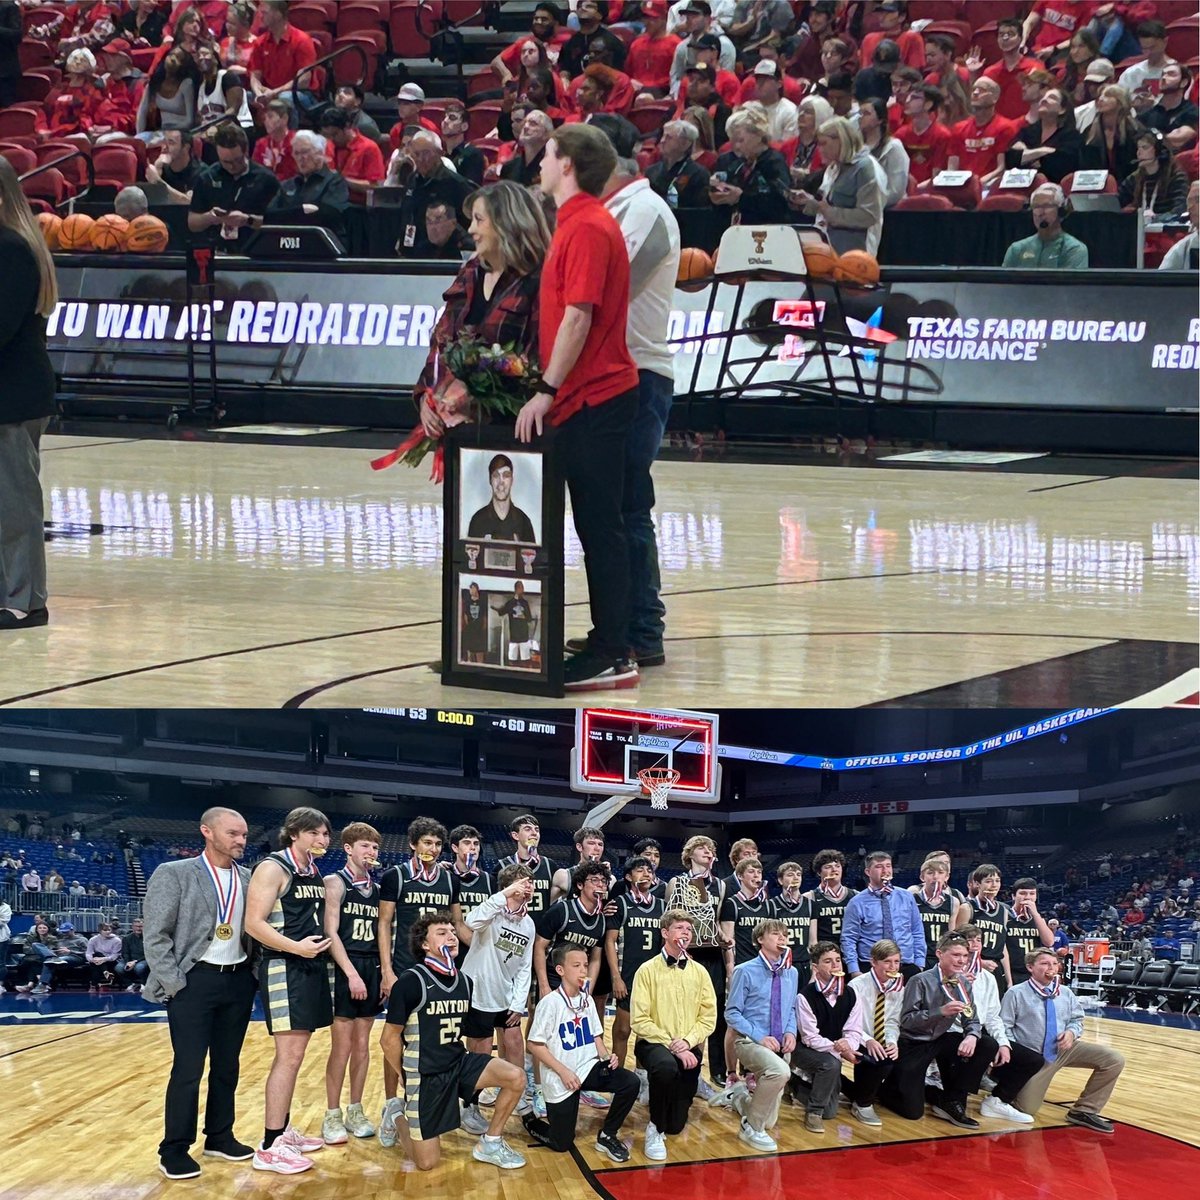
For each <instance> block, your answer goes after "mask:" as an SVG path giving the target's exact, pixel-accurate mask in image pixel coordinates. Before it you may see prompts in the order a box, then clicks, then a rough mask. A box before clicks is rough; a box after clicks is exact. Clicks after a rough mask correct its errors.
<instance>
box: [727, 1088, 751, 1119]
mask: <svg viewBox="0 0 1200 1200" xmlns="http://www.w3.org/2000/svg"><path fill="white" fill-rule="evenodd" d="M753 1099H754V1097H753V1096H751V1095H750V1089H749V1087H747V1086H746V1084H744V1083H738V1084H735V1085H734V1086H733V1088H731V1089H730V1094H729V1107H730V1108H732V1109H733V1111H734V1112H735V1113H737V1115H738V1116H739V1117H744V1116H745V1115H746V1109H748V1108H749V1107H750V1103H751V1101H752V1100H753Z"/></svg>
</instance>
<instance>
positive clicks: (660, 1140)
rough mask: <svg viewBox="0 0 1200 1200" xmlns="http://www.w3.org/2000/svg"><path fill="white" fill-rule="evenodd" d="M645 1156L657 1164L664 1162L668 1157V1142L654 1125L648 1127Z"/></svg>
mask: <svg viewBox="0 0 1200 1200" xmlns="http://www.w3.org/2000/svg"><path fill="white" fill-rule="evenodd" d="M645 1155H646V1157H647V1158H651V1159H653V1160H654V1161H655V1162H664V1161H665V1160H666V1157H667V1140H666V1138H664V1137H663V1135H662V1134H661V1133H659V1132H658V1130H657V1129H655V1128H654V1126H653V1125H647V1126H646V1148H645Z"/></svg>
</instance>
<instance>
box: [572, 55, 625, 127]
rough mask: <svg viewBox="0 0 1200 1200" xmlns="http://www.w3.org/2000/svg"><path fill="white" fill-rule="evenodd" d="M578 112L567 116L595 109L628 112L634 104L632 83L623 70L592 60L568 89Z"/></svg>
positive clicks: (579, 115)
mask: <svg viewBox="0 0 1200 1200" xmlns="http://www.w3.org/2000/svg"><path fill="white" fill-rule="evenodd" d="M568 95H569V97H570V102H571V105H572V106H573V107H574V109H575V110H576V112H575V114H573V115H572V116H571V117H568V118H567V120H568V121H570V120H573V119H582V118H586V117H589V116H591V115H592V114H593V113H598V112H610V113H627V112H628V111H629V110H630V109H631V108H632V107H633V83H632V81H631V80H630V78H629V76H628V75H626V74H625V72H624V71H618V70H616V69H615V68H613V67H606V66H605V65H604V64H603V63H590V64H589V65H588V66H587V67H585V68H584V71H583V74H582V75H580V76H579V78H578V79H573V80H572V81H571V86H570V88H569V89H568Z"/></svg>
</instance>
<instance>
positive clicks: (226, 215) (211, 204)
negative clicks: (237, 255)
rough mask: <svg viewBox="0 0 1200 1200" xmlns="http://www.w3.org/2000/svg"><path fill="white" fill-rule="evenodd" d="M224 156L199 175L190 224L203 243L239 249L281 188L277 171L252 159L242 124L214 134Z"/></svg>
mask: <svg viewBox="0 0 1200 1200" xmlns="http://www.w3.org/2000/svg"><path fill="white" fill-rule="evenodd" d="M213 145H214V146H215V147H216V150H217V159H218V161H217V162H216V163H215V164H214V165H213V166H211V167H209V168H208V170H207V171H205V172H204V173H203V174H202V175H201V176H200V177H199V178H198V179H197V180H196V186H195V188H194V189H193V191H192V202H191V204H190V205H189V208H188V229H189V230H190V231H191V233H192V235H193V239H194V240H195V241H196V242H198V243H201V244H203V243H207V244H209V245H219V246H222V247H224V248H225V249H227V250H231V251H236V250H238V249H239V248H241V247H243V246H244V245H245V243H246V242H247V241H248V240H249V238H250V234H251V233H252V232H253V231H254V230H256V229H261V228H262V226H263V221H264V218H265V214H266V211H267V208H268V207H269V205H270V203H271V201H272V200H274V199H275V195H276V193H277V192H278V191H279V180H278V179H276V178H275V175H274V174H273V173H272V172H271V171H268V170H267V169H266V167H260V166H259V165H258V163H256V162H251V161H250V155H249V154H248V153H247V149H248V146H249V143H248V142H247V140H246V133H245V130H243V129H242V128H241V126H239V125H233V124H226V125H222V126H221V127H220V128H219V129H218V130H217V132H216V134H215V135H214V136H213Z"/></svg>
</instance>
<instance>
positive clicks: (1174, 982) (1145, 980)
mask: <svg viewBox="0 0 1200 1200" xmlns="http://www.w3.org/2000/svg"><path fill="white" fill-rule="evenodd" d="M1100 988H1101V991H1102V992H1103V993H1104V997H1105V1000H1106V1002H1107V1003H1109V1004H1117V1005H1120V1006H1121V1007H1122V1008H1135V1007H1137V1008H1145V1009H1148V1010H1149V1011H1150V1012H1159V1011H1160V1010H1163V1009H1166V1010H1168V1011H1171V1012H1178V1013H1190V1012H1192V1011H1194V1010H1196V1009H1197V1008H1200V963H1195V962H1181V963H1173V962H1169V961H1167V960H1166V959H1161V958H1155V959H1152V960H1151V961H1150V962H1146V963H1143V962H1139V961H1137V960H1136V959H1123V960H1122V961H1121V962H1119V963H1117V965H1116V967H1115V968H1114V969H1113V973H1112V975H1111V976H1109V977H1108V979H1106V980H1104V981H1103V982H1102V983H1101V985H1100Z"/></svg>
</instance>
